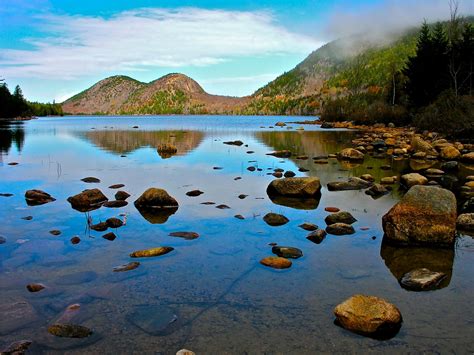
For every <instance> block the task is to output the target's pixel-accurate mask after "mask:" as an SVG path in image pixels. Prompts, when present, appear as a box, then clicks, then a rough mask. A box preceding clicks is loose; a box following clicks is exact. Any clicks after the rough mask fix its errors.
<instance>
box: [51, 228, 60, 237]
mask: <svg viewBox="0 0 474 355" xmlns="http://www.w3.org/2000/svg"><path fill="white" fill-rule="evenodd" d="M49 234H51V235H54V236H58V235H60V234H61V231H60V230H57V229H53V230H50V231H49Z"/></svg>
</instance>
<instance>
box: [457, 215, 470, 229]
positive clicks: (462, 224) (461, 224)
mask: <svg viewBox="0 0 474 355" xmlns="http://www.w3.org/2000/svg"><path fill="white" fill-rule="evenodd" d="M456 225H457V227H458V229H460V230H462V231H469V232H474V213H464V214H460V215H459V216H458V219H457V220H456Z"/></svg>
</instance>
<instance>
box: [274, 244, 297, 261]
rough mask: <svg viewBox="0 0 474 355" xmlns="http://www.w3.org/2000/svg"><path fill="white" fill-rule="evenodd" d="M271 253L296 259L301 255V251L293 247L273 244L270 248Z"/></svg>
mask: <svg viewBox="0 0 474 355" xmlns="http://www.w3.org/2000/svg"><path fill="white" fill-rule="evenodd" d="M272 253H273V254H275V255H278V256H280V257H282V258H287V259H298V258H301V257H302V256H303V252H302V251H301V250H300V249H298V248H294V247H282V246H274V247H273V248H272Z"/></svg>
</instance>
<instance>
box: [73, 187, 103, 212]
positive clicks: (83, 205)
mask: <svg viewBox="0 0 474 355" xmlns="http://www.w3.org/2000/svg"><path fill="white" fill-rule="evenodd" d="M67 201H68V202H69V203H70V204H71V207H72V208H73V209H75V210H77V211H79V212H89V211H93V210H95V209H98V208H100V207H101V206H102V204H103V203H104V202H106V201H108V198H107V197H105V195H104V194H103V193H102V191H100V190H99V189H91V190H84V191H82V192H81V193H79V194H77V195H74V196H71V197H69V198H68V199H67Z"/></svg>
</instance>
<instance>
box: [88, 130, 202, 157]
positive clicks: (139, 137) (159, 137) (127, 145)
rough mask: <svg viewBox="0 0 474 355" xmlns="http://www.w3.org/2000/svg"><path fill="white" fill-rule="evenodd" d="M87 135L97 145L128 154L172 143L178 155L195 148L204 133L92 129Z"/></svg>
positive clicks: (117, 152) (107, 149)
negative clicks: (144, 148)
mask: <svg viewBox="0 0 474 355" xmlns="http://www.w3.org/2000/svg"><path fill="white" fill-rule="evenodd" d="M85 137H86V138H87V139H88V140H89V141H90V142H92V143H93V144H94V145H95V146H97V147H100V148H102V149H104V150H106V151H108V152H111V153H116V154H127V153H131V152H133V151H135V150H137V149H140V148H143V147H152V148H157V147H158V146H159V145H160V144H172V145H174V146H175V147H176V148H177V150H178V151H177V153H176V155H185V154H186V153H188V152H189V151H191V150H193V149H195V148H196V147H197V146H198V145H199V144H200V143H201V141H202V139H203V137H204V135H203V133H202V132H198V131H130V130H114V131H90V132H86V133H85Z"/></svg>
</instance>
